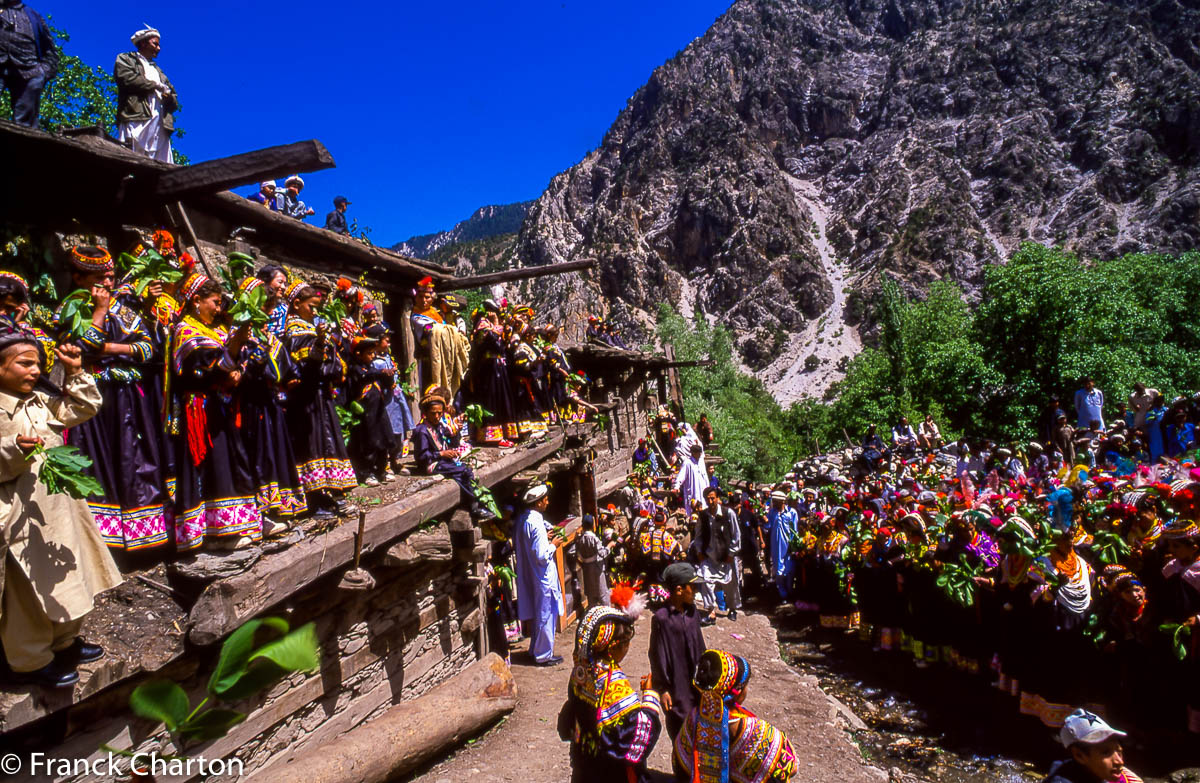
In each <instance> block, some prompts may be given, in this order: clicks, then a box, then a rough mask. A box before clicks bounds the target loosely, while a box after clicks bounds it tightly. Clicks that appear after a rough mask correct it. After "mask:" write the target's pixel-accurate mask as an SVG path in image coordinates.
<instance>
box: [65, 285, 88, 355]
mask: <svg viewBox="0 0 1200 783" xmlns="http://www.w3.org/2000/svg"><path fill="white" fill-rule="evenodd" d="M92 307H93V303H92V295H91V293H90V292H88V291H84V290H83V289H82V288H77V289H75V290H74V291H72V292H71V293H69V294H67V298H66V299H64V300H63V303H62V307H60V308H59V311H58V336H59V340H61V341H62V342H69V341H71V340H78V339H79V338H80V337H83V335H84V333H86V332H87V330H88V328H89V327H90V326H91V325H92Z"/></svg>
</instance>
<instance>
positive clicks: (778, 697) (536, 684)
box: [415, 614, 887, 783]
mask: <svg viewBox="0 0 1200 783" xmlns="http://www.w3.org/2000/svg"><path fill="white" fill-rule="evenodd" d="M649 636H650V618H649V616H648V615H647V616H645V617H643V618H642V619H641V620H639V622H638V634H637V636H636V637H635V638H634V641H633V646H632V647H631V649H630V651H629V655H628V656H627V657H626V659H625V662H624V668H625V671H626V673H627V674H628V675H629V676H630V679H631V680H633V681H634V682H635V683H636V682H637V681H638V680H640V678H641V677H642V675H643V674H646V673H647V672H649V669H650V667H649V662H648V658H647V645H648V643H649ZM704 638H705V641H706V642H707V643H708V645H709V646H710V647H721V648H724V649H727V650H729V651H730V652H734V653H737V654H738V655H744V656H746V657H747V658H748V659H749V660H750V662H751V666H752V668H753V677H752V679H751V681H750V693H749V700H748V702H747V706H748V707H749V708H750V709H752V710H754V712H755V713H757V714H758V715H760V716H761V717H763V718H766V719H767V720H769V721H771V722H772V723H774V724H775V725H776V726H778V727H780V728H782V729H783V730H784V731H785V732H786V733H787V735H788V737H789V738H790V739H791V741H792V745H793V746H794V747H795V750H796V754H797V755H798V756H799V761H800V770H799V774H798V775H797V777H796V778H795V780H804V781H806V783H807V782H812V783H820V782H821V781H830V782H831V783H832V782H833V781H837V783H883V782H884V781H886V780H887V775H886V774H885V773H884V772H882V771H881V770H879V769H877V768H874V767H870V766H868V765H867V764H866V763H865V762H864V761H863V758H862V754H861V753H860V752H859V750H858V748H857V747H856V746H855V745H854V743H853V742H851V741H850V738H849V735H848V734H847V733H846V730H845V725H846V724H845V722H844V720H845V719H843V718H842V716H841V714H840V713H839V707H838V706H837V705H835V704H834V703H833V702H831V701H830V700H829V698H828V697H827V696H826V695H825V694H824V693H823V692H822V691H821V689H820V687H819V686H818V685H817V681H816V678H815V677H811V676H802V675H800V674H799V673H797V672H796V671H795V670H794V669H792V668H791V667H789V666H788V665H787V664H785V663H784V662H783V661H782V660H781V659H780V657H779V642H778V639H777V637H776V634H775V629H774V628H772V627H771V624H770V622H769V621H768V619H767V618H766V617H765V616H763V615H755V614H752V615H749V616H746V615H743V616H742V617H740V618H739V619H738V621H737V622H730V621H729V620H727V619H722V620H720V621H718V623H717V624H716V625H714V626H712V627H710V628H706V629H705V633H704ZM573 640H574V626H572V627H571V628H570V629H568V632H567V633H563V634H560V635H559V637H558V640H557V643H556V644H555V650H556V652H557V653H558V654H559V655H562V656H563V657H565V658H567V659H568V661H569V660H570V655H571V648H572V646H573ZM524 647H525V644H524V643H523V644H522V645H521V647H520V648H519V649H520V650H523V649H524ZM513 674H514V676H515V677H516V681H517V688H518V694H519V699H520V702H519V704H518V705H517V709H516V710H515V711H514V712H513V713H512V715H510V716H509V718H508V719H507V720H506V721H505V722H504V723H503V724H501V725H500V726H499V727H497V728H495V729H493V730H492V731H491V732H489V733H488V734H487V735H485V736H484V737H482V738H481V739H479V740H478V741H477V742H475V743H474V744H473V745H469V746H467V747H466V748H464V749H463V750H461V751H459V752H458V753H457V754H455V755H453V756H451V757H450V758H447V759H445V760H443V761H442V762H441V763H439V764H437V765H435V766H434V767H432V768H430V769H429V770H427V771H426V772H425V773H424V774H422V775H421V776H420V777H417V778H415V780H416V781H419V782H420V783H462V781H470V783H501V781H506V782H507V781H520V783H565V782H566V781H568V780H570V777H571V772H570V765H569V763H568V760H567V745H566V743H564V742H561V741H560V740H559V739H558V735H557V732H556V730H555V722H556V719H557V717H558V711H559V708H560V707H561V706H562V703H563V700H564V699H565V698H566V687H567V678H568V677H569V676H570V670H569V669H568V664H566V663H564V664H562V665H560V666H555V667H552V668H540V667H535V666H531V665H529V658H528V656H526V655H525V653H524V652H514V653H513ZM850 720H853V719H852V718H851V719H850ZM650 767H651V769H654V770H659V771H663V772H669V771H670V769H671V756H670V747H669V743H668V740H667V738H666V734H665V732H664V734H663V736H662V738H661V739H660V740H659V741H658V744H657V745H656V746H655V748H654V752H653V754H652V755H651V760H650ZM669 779H670V777H669V775H663V776H662V780H663V781H667V780H669Z"/></svg>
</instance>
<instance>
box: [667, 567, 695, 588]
mask: <svg viewBox="0 0 1200 783" xmlns="http://www.w3.org/2000/svg"><path fill="white" fill-rule="evenodd" d="M702 581H703V580H702V579H701V578H700V577H698V576H696V569H694V568H692V564H691V563H671V565H669V566H667V567H666V569H665V570H664V571H663V575H662V583H663V587H665V588H667V589H668V590H671V589H672V588H676V587H680V586H682V585H694V584H699V583H700V582H702Z"/></svg>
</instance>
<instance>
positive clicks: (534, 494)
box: [521, 484, 550, 506]
mask: <svg viewBox="0 0 1200 783" xmlns="http://www.w3.org/2000/svg"><path fill="white" fill-rule="evenodd" d="M549 491H550V490H549V488H548V487H547V486H546V485H545V484H538V485H537V486H533V487H530V488H529V489H527V490H526V491H525V494H524V495H523V496H522V497H521V500H523V501H524V502H525V504H526V505H529V506H532V505H533V504H534V503H536V502H538V501H539V500H541V499H542V498H544V497H546V493H547V492H549Z"/></svg>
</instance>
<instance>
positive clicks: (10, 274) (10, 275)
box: [0, 272, 29, 296]
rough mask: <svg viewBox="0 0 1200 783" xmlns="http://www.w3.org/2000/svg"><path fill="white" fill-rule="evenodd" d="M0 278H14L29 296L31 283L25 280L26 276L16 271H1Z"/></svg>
mask: <svg viewBox="0 0 1200 783" xmlns="http://www.w3.org/2000/svg"><path fill="white" fill-rule="evenodd" d="M0 280H12V281H13V282H14V283H16V284H17V285H19V286H21V290H23V291H24V292H25V295H26V296H29V283H27V282H25V278H23V277H21V276H20V275H18V274H17V273H16V272H0Z"/></svg>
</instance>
